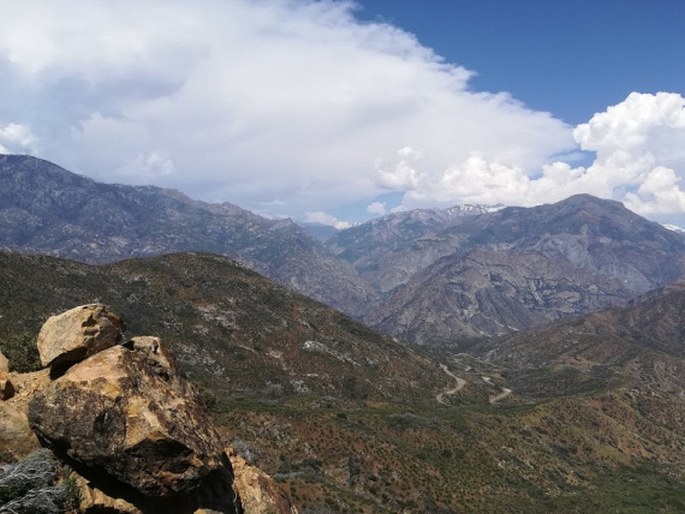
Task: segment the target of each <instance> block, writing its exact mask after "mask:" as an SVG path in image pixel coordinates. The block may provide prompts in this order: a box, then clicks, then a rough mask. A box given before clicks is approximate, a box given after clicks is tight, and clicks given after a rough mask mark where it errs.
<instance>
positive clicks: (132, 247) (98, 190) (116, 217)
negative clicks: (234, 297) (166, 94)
mask: <svg viewBox="0 0 685 514" xmlns="http://www.w3.org/2000/svg"><path fill="white" fill-rule="evenodd" d="M0 247H4V248H6V249H12V250H19V251H22V252H28V253H43V254H49V255H54V256H60V257H64V258H69V259H74V260H79V261H84V262H90V263H103V262H112V261H117V260H122V259H126V258H131V257H144V256H152V255H159V254H164V253H172V252H180V251H203V252H212V253H216V254H219V255H226V256H229V257H231V258H234V259H237V260H238V261H240V262H241V263H242V264H244V265H245V266H247V267H249V268H251V269H254V270H256V271H258V272H259V273H261V274H263V275H265V276H268V277H269V278H271V279H272V280H275V281H277V282H279V283H281V284H284V285H286V286H288V287H290V288H292V289H294V290H297V291H300V292H303V293H305V294H307V295H309V296H312V297H314V298H317V299H319V300H321V301H324V302H326V303H328V304H329V305H332V306H334V307H336V308H339V309H342V310H345V311H346V312H349V313H352V314H358V313H360V312H363V309H362V308H361V307H360V306H362V305H364V304H366V303H368V302H369V301H370V299H371V298H372V293H371V291H370V289H369V288H368V287H367V286H366V285H365V284H364V283H363V281H361V280H360V279H359V278H358V276H357V274H356V272H355V271H354V270H353V269H352V268H351V267H349V266H347V265H345V264H343V263H341V262H339V261H338V260H337V259H335V258H334V257H333V256H332V255H330V253H329V252H328V251H327V250H326V249H325V248H324V247H323V246H322V245H321V243H319V242H318V241H316V240H315V239H314V238H312V237H311V236H309V235H308V234H307V233H306V232H305V231H304V230H303V229H302V228H300V227H299V226H298V225H296V224H295V223H293V222H292V221H291V220H289V219H285V220H269V219H266V218H262V217H260V216H257V215H255V214H253V213H251V212H249V211H246V210H244V209H241V208H240V207H237V206H235V205H232V204H229V203H224V204H208V203H204V202H200V201H196V200H192V199H190V198H188V197H187V196H185V195H183V194H181V193H179V192H178V191H174V190H167V189H160V188H157V187H150V186H145V187H132V186H124V185H117V184H102V183H98V182H95V181H93V180H91V179H88V178H86V177H83V176H80V175H76V174H73V173H70V172H68V171H66V170H64V169H62V168H60V167H59V166H56V165H54V164H51V163H49V162H47V161H44V160H41V159H36V158H34V157H29V156H16V155H0Z"/></svg>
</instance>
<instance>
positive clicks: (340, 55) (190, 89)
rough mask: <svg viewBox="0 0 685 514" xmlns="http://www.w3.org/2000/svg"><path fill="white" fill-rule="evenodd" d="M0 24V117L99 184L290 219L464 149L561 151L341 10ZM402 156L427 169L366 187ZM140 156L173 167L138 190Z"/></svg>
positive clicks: (514, 106)
mask: <svg viewBox="0 0 685 514" xmlns="http://www.w3.org/2000/svg"><path fill="white" fill-rule="evenodd" d="M0 1H1V0H0ZM2 11H3V16H2V17H1V18H0V79H1V80H2V83H3V87H4V94H3V95H2V98H0V112H7V113H8V116H11V118H9V119H12V120H15V121H16V122H17V123H21V124H23V125H25V126H27V127H31V128H32V130H33V131H34V133H35V134H36V137H38V138H39V139H40V141H41V150H42V151H41V156H43V157H46V158H49V159H52V160H55V161H57V162H59V163H60V164H62V165H64V166H66V167H68V168H71V169H74V170H76V171H79V172H82V173H86V174H89V175H91V176H93V177H94V178H96V179H99V180H106V181H112V182H131V181H136V180H142V179H143V178H147V179H149V180H151V181H152V180H154V181H155V183H156V184H158V185H162V186H171V187H178V188H180V189H182V190H185V191H186V192H187V193H189V194H191V195H193V196H196V197H199V198H202V199H207V200H228V201H232V202H235V203H237V204H240V205H243V206H246V207H248V208H254V209H257V210H259V209H260V207H261V206H265V205H270V204H271V205H277V204H278V205H284V207H281V208H279V212H286V213H287V214H289V215H291V216H297V215H298V214H300V215H301V214H302V213H303V212H306V211H316V210H322V209H324V210H328V209H331V208H334V207H335V206H339V205H342V204H345V203H346V202H350V201H352V200H358V199H359V198H372V197H373V196H375V195H376V194H379V193H381V192H382V190H383V188H387V187H391V188H398V187H400V188H402V187H404V188H416V187H420V184H419V182H420V181H421V180H422V175H421V173H424V174H425V173H429V172H434V171H431V170H439V169H446V168H447V167H448V166H449V165H450V163H453V162H459V161H460V160H463V159H466V158H468V156H469V155H470V153H471V152H473V151H477V152H481V153H482V155H484V156H486V157H487V158H488V159H490V160H498V161H501V162H506V163H512V164H513V165H515V166H518V167H521V168H525V169H530V168H536V167H539V166H541V165H542V164H543V163H545V162H546V161H547V160H548V159H549V156H550V155H553V154H556V153H558V152H560V151H563V150H567V149H571V148H572V147H573V140H572V137H571V129H570V127H567V126H566V125H564V124H563V123H562V122H560V121H558V120H555V119H554V118H552V117H551V116H550V115H548V114H546V113H539V112H534V111H531V110H529V109H527V108H525V107H524V106H523V105H521V104H519V103H517V102H516V101H515V100H514V99H512V98H510V97H509V96H508V95H506V94H488V93H480V92H474V91H472V90H471V88H470V86H469V79H470V77H471V75H472V74H471V72H470V71H468V70H465V69H464V68H462V67H459V66H456V65H451V64H449V63H446V62H444V61H443V60H442V59H441V58H440V57H439V56H437V55H436V54H435V53H434V52H432V51H431V50H430V49H428V48H426V47H424V46H422V45H421V44H420V43H419V42H418V41H417V40H416V38H415V37H414V36H413V35H411V34H409V33H407V32H404V31H402V30H400V29H398V28H396V27H393V26H391V25H388V24H383V23H361V22H359V21H357V20H356V19H355V17H354V7H353V4H352V3H350V2H330V1H323V2H315V1H311V0H264V1H260V2H254V1H252V0H224V1H222V2H215V1H213V0H199V1H197V2H163V1H161V0H141V1H139V2H110V1H107V0H90V1H87V2H86V1H79V0H65V1H64V2H59V3H55V2H52V1H49V0H33V1H31V2H9V1H3V2H2ZM407 147H409V148H416V149H418V150H420V151H421V153H422V154H423V155H422V156H421V157H420V158H417V156H415V155H412V154H407V155H404V156H402V158H403V159H405V160H407V162H411V164H412V165H414V166H420V168H421V169H420V170H417V171H416V173H414V172H412V171H411V169H407V170H405V172H404V173H405V174H404V175H402V176H396V174H393V173H395V172H396V170H395V168H394V166H393V168H392V169H390V170H387V171H388V173H389V174H388V175H387V177H386V180H385V181H384V182H383V181H382V180H379V179H378V176H377V174H376V170H375V168H374V163H375V162H376V161H377V160H380V161H383V162H390V163H392V162H393V161H394V160H395V158H396V154H397V149H398V148H407ZM153 154H159V155H161V156H164V159H165V160H168V162H170V163H173V166H169V167H167V168H165V169H166V170H167V172H165V173H163V174H161V175H160V174H155V173H142V174H140V175H136V176H135V177H134V176H133V175H132V173H131V171H132V166H136V165H138V164H139V165H140V166H141V167H143V168H145V163H146V159H147V158H146V157H145V156H150V155H153ZM417 161H419V162H417ZM412 169H414V168H412ZM391 171H392V173H390V172H391ZM141 177H142V178H141ZM136 183H138V182H136Z"/></svg>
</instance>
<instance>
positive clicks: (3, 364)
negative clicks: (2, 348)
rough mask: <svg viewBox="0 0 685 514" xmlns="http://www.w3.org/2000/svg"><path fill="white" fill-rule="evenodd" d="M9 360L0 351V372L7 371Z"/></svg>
mask: <svg viewBox="0 0 685 514" xmlns="http://www.w3.org/2000/svg"><path fill="white" fill-rule="evenodd" d="M9 370H10V362H9V361H8V360H7V357H5V356H4V355H3V354H2V352H0V373H9Z"/></svg>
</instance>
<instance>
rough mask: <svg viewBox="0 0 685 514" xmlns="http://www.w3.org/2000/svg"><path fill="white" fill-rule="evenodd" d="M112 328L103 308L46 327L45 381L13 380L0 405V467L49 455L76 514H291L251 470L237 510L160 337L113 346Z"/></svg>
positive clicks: (213, 438) (220, 458) (216, 448)
mask: <svg viewBox="0 0 685 514" xmlns="http://www.w3.org/2000/svg"><path fill="white" fill-rule="evenodd" d="M122 327H123V323H122V322H121V319H120V318H119V316H117V315H116V314H113V313H112V312H111V311H110V310H109V309H108V308H107V307H106V306H104V305H101V304H92V305H84V306H81V307H77V308H75V309H72V310H70V311H67V312H65V313H64V314H61V315H59V316H53V317H52V318H50V319H49V320H48V321H47V322H46V323H45V325H44V326H43V328H42V329H41V331H40V333H41V337H40V338H39V343H40V344H41V357H44V356H45V358H44V359H43V361H44V362H46V363H49V364H51V365H52V369H44V370H42V371H38V372H33V373H12V374H11V376H12V378H13V379H14V380H15V381H16V383H17V386H18V390H17V394H16V395H15V397H13V398H12V399H10V400H8V401H2V402H0V462H3V461H4V462H8V461H14V460H18V459H22V458H24V457H26V456H27V455H28V454H30V453H31V452H32V451H35V450H36V449H37V448H39V443H40V444H43V445H44V446H47V447H48V448H49V449H51V450H52V451H53V453H54V454H55V455H56V456H57V457H59V458H60V459H62V460H63V461H64V462H65V463H66V464H67V465H68V466H69V467H70V468H71V469H72V470H73V471H72V473H71V478H72V479H73V481H74V483H75V484H76V487H77V489H78V491H79V494H80V505H79V507H78V512H79V513H102V512H110V513H114V514H155V513H161V512H174V513H179V514H238V513H247V514H250V513H267V512H268V513H272V512H273V513H281V512H283V513H288V514H292V513H296V512H297V511H296V510H295V509H293V508H292V507H291V503H290V499H289V498H288V497H287V495H286V494H284V493H282V492H280V490H279V488H278V486H277V485H276V484H275V482H273V480H272V479H270V477H268V475H265V474H264V473H261V472H260V471H259V470H254V469H251V473H252V474H251V475H250V476H251V477H258V479H257V478H255V479H252V478H250V479H245V480H247V482H246V484H247V485H246V486H245V487H244V488H243V489H244V491H245V494H246V495H247V496H246V498H247V502H248V504H249V507H247V508H246V509H243V506H242V504H241V500H240V497H239V496H238V492H237V491H236V485H237V484H235V483H234V476H233V469H232V466H231V461H230V460H229V457H228V456H227V455H226V453H225V452H224V448H223V445H222V443H221V438H220V436H219V434H218V433H217V431H216V430H215V429H214V427H213V425H212V424H211V422H210V421H209V419H208V416H207V414H206V412H205V410H204V407H203V405H202V402H201V401H200V398H199V395H198V392H197V390H196V389H195V388H194V386H192V385H191V384H190V383H189V382H187V381H186V380H185V379H184V378H183V377H182V375H181V372H180V370H179V368H178V367H177V365H176V363H175V361H174V359H173V357H172V355H171V354H170V353H169V351H168V350H167V348H166V346H165V344H164V343H163V342H162V341H161V340H160V339H159V338H158V337H152V336H142V337H134V338H132V339H130V340H128V341H126V342H124V343H121V344H116V343H117V342H118V341H119V340H120V339H122V332H121V330H122ZM77 359H80V361H79V362H76V363H73V361H74V360H77ZM67 364H71V366H70V367H68V368H65V365H67ZM55 368H57V369H58V371H59V373H55ZM3 373H4V374H5V375H6V374H7V373H6V372H3ZM60 373H61V374H60ZM58 375H59V376H58ZM26 413H28V416H27V415H26ZM36 436H37V437H36ZM246 467H249V466H248V465H245V466H243V468H246ZM250 468H251V467H250ZM243 474H244V475H245V473H243ZM63 478H66V477H63ZM274 509H276V510H274Z"/></svg>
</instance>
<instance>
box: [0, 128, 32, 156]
mask: <svg viewBox="0 0 685 514" xmlns="http://www.w3.org/2000/svg"><path fill="white" fill-rule="evenodd" d="M35 145H36V138H35V137H34V135H33V133H32V132H31V129H30V128H29V127H27V126H25V125H21V124H18V123H8V124H7V125H5V126H4V127H2V126H0V153H11V152H14V153H30V152H32V151H34V150H35Z"/></svg>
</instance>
